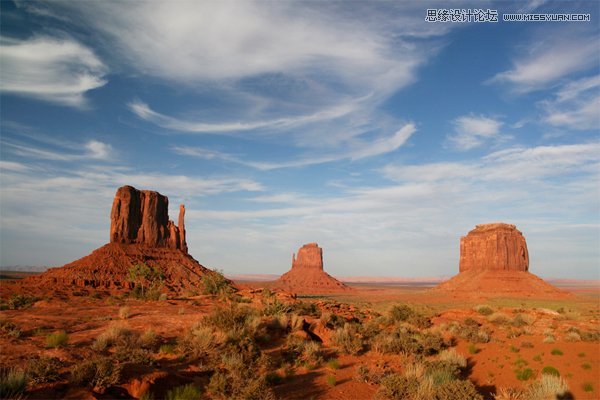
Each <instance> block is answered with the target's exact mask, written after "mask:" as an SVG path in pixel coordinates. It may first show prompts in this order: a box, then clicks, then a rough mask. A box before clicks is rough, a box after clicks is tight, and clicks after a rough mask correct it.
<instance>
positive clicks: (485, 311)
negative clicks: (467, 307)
mask: <svg viewBox="0 0 600 400" xmlns="http://www.w3.org/2000/svg"><path fill="white" fill-rule="evenodd" d="M475 311H477V312H478V313H479V314H481V315H490V314H493V313H494V310H492V308H491V307H490V306H487V305H478V306H475Z"/></svg>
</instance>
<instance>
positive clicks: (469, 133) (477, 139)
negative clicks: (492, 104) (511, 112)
mask: <svg viewBox="0 0 600 400" xmlns="http://www.w3.org/2000/svg"><path fill="white" fill-rule="evenodd" d="M452 123H453V125H454V133H452V134H449V135H448V136H447V138H448V140H449V141H450V143H451V144H452V145H453V146H454V147H456V148H457V149H459V150H462V151H466V150H471V149H474V148H477V147H481V146H483V145H484V144H488V143H490V142H492V141H499V140H506V139H508V136H507V135H501V134H500V127H501V126H502V122H500V121H499V120H498V119H495V118H491V117H486V116H483V115H474V114H470V115H463V116H461V117H458V118H456V119H455V120H454V121H452Z"/></svg>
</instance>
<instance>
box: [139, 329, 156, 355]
mask: <svg viewBox="0 0 600 400" xmlns="http://www.w3.org/2000/svg"><path fill="white" fill-rule="evenodd" d="M159 340H160V338H159V337H158V335H157V334H156V332H154V331H153V330H152V329H147V330H145V331H144V333H143V334H142V335H141V336H140V338H139V344H140V346H141V347H142V348H143V349H148V350H155V349H156V346H157V345H158V342H159Z"/></svg>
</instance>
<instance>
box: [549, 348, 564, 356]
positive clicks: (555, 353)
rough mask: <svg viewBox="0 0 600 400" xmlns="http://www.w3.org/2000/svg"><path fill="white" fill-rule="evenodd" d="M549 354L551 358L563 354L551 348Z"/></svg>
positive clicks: (559, 350)
mask: <svg viewBox="0 0 600 400" xmlns="http://www.w3.org/2000/svg"><path fill="white" fill-rule="evenodd" d="M550 354H552V355H553V356H562V355H563V352H562V350H561V349H557V348H553V349H552V350H550Z"/></svg>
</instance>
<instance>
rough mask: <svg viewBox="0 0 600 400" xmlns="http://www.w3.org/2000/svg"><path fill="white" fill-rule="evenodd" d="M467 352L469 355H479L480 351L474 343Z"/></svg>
mask: <svg viewBox="0 0 600 400" xmlns="http://www.w3.org/2000/svg"><path fill="white" fill-rule="evenodd" d="M467 350H468V351H469V354H477V353H479V349H478V348H477V346H475V345H474V344H473V343H471V344H469V347H468V348H467Z"/></svg>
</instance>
